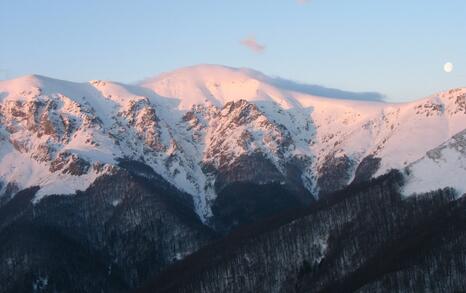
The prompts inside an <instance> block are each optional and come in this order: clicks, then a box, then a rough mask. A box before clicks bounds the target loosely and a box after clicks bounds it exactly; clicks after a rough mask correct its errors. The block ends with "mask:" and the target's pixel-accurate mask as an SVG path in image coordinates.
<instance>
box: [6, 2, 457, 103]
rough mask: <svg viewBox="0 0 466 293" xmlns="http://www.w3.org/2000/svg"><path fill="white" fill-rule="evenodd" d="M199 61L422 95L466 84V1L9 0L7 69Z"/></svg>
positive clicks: (161, 67)
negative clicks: (448, 67)
mask: <svg viewBox="0 0 466 293" xmlns="http://www.w3.org/2000/svg"><path fill="white" fill-rule="evenodd" d="M246 39H248V40H247V42H246V43H248V44H249V45H252V46H254V45H256V47H255V49H256V50H251V49H248V47H247V46H245V45H244V44H242V43H241V41H242V40H243V41H245V40H246ZM254 39H255V40H256V41H257V42H258V44H254ZM243 43H245V42H243ZM260 46H263V48H261V47H260ZM447 61H450V62H452V63H453V64H454V65H455V68H454V71H453V72H452V73H450V74H447V73H445V72H444V71H443V69H442V68H443V64H444V63H445V62H447ZM200 63H211V64H224V65H229V66H233V67H250V68H254V69H257V70H260V71H262V72H264V73H266V74H269V75H279V76H281V77H284V78H289V79H293V80H296V81H301V82H307V83H311V84H319V85H324V86H329V87H335V88H341V89H346V90H353V91H378V92H381V93H383V94H385V95H387V97H388V99H389V100H396V101H402V100H411V99H415V98H420V97H423V96H426V95H430V94H432V93H435V92H437V91H441V90H445V89H448V88H452V87H460V86H466V1H464V0H445V1H440V0H390V1H388V0H384V1H374V0H354V1H349V0H311V1H308V3H306V4H300V3H299V1H297V0H236V1H219V0H190V1H188V0H184V1H182V0H167V1H161V0H153V1H116V0H113V1H110V0H107V1H104V0H100V1H97V0H80V1H63V0H29V1H26V0H0V79H4V78H7V77H8V78H13V77H16V76H20V75H25V74H31V73H38V74H43V75H47V76H51V77H56V78H61V79H68V80H74V81H86V80H90V79H109V80H115V81H121V82H134V81H137V80H141V79H144V78H147V77H150V76H153V75H155V74H158V73H160V72H164V71H169V70H172V69H175V68H178V67H183V66H188V65H194V64H200Z"/></svg>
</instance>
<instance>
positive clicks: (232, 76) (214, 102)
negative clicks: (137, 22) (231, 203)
mask: <svg viewBox="0 0 466 293" xmlns="http://www.w3.org/2000/svg"><path fill="white" fill-rule="evenodd" d="M283 81H284V80H281V83H279V82H277V79H273V78H269V77H267V76H265V75H263V74H261V73H259V72H256V71H252V70H248V69H235V68H229V67H223V66H214V65H200V66H194V67H188V68H183V69H180V70H177V71H174V72H171V73H165V74H162V75H160V76H158V77H155V78H152V79H149V80H146V81H144V82H142V83H141V84H138V85H124V84H120V83H115V82H109V81H90V82H87V83H74V82H68V81H62V80H56V79H51V78H47V77H43V76H37V75H32V76H25V77H21V78H18V79H14V80H8V81H1V82H0V122H1V124H0V188H1V191H0V194H3V193H5V192H7V191H8V190H10V191H11V190H18V189H22V188H26V187H30V186H34V185H39V186H41V190H40V191H39V193H38V195H37V198H36V200H39V199H40V198H41V197H43V196H46V195H49V194H73V193H74V192H75V191H76V190H84V189H86V188H87V187H88V186H89V185H90V184H91V183H92V182H93V181H94V180H95V178H97V177H98V176H101V175H103V174H106V173H109V172H112V166H114V165H115V164H116V162H117V160H118V159H119V158H129V159H133V160H138V161H142V162H144V163H146V164H147V165H149V166H151V167H152V168H153V169H154V170H155V171H156V172H157V173H159V174H160V175H161V176H163V177H164V178H165V179H166V180H168V181H169V182H171V183H172V184H174V185H175V186H177V187H178V188H180V189H181V190H183V191H185V192H187V193H189V194H191V195H192V196H193V199H194V202H195V206H196V211H197V213H198V214H199V215H200V216H201V218H203V219H205V218H207V217H209V216H210V215H211V211H210V203H211V202H212V200H213V199H215V197H216V193H215V188H214V187H213V186H214V183H215V178H214V177H213V176H212V174H211V173H209V172H207V171H206V168H205V166H211V167H213V168H217V169H218V168H227V167H228V166H229V165H231V164H233V163H234V162H235V160H236V159H237V158H239V157H240V156H248V155H251V154H254V153H261V154H264V156H265V157H266V158H267V159H269V160H270V161H271V162H272V163H273V164H274V165H275V166H276V167H277V169H278V170H280V172H285V171H284V170H285V165H286V164H287V162H289V161H290V160H293V159H296V158H299V159H300V160H302V161H303V162H306V164H305V166H304V167H303V169H302V175H301V179H302V181H303V185H304V186H306V188H307V189H308V190H309V191H310V192H312V193H313V194H315V195H316V196H317V195H318V193H319V190H320V186H319V184H318V179H319V177H320V176H321V174H320V173H321V172H322V171H321V170H323V168H324V166H325V164H326V162H328V160H329V158H345V160H347V161H348V162H349V163H348V166H349V167H348V170H346V171H347V172H348V178H350V180H348V182H347V183H350V182H351V180H352V178H354V176H355V172H356V170H357V167H358V165H359V163H360V162H361V161H362V160H363V159H364V158H366V157H368V156H373V157H376V158H380V164H379V166H378V168H377V170H376V172H375V173H374V174H372V175H371V176H378V175H381V174H383V173H385V172H387V171H388V170H390V169H392V168H395V169H403V170H406V174H407V184H406V186H405V187H404V189H403V192H404V193H405V194H406V195H409V194H412V193H419V192H425V191H430V190H433V189H438V188H443V187H447V186H450V187H453V188H455V189H457V190H458V192H459V194H462V193H464V192H466V181H465V180H463V178H465V175H466V167H465V166H466V152H465V149H466V143H465V139H464V136H465V135H464V133H465V132H464V131H463V130H465V128H466V89H464V88H463V89H454V90H450V91H448V92H444V93H440V94H436V95H433V96H431V97H428V98H425V99H422V100H418V101H415V102H410V103H399V104H393V103H386V102H383V101H380V100H379V99H375V100H373V101H371V100H367V98H365V97H366V96H367V95H365V94H361V97H363V98H361V99H357V98H354V97H357V96H358V94H357V93H347V95H348V97H350V98H343V97H342V96H341V95H343V94H344V92H341V91H339V92H338V95H337V96H338V97H334V96H319V94H322V91H320V92H319V91H317V92H318V94H315V95H314V94H313V93H312V91H311V90H312V87H306V88H305V90H300V88H299V87H294V88H293V87H290V86H283V87H281V86H280V85H281V84H284V85H286V83H284V82H283ZM310 89H311V90H310ZM327 92H328V93H332V91H330V90H329V91H327ZM334 92H336V91H334ZM455 135H456V136H455Z"/></svg>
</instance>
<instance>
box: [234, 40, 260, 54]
mask: <svg viewBox="0 0 466 293" xmlns="http://www.w3.org/2000/svg"><path fill="white" fill-rule="evenodd" d="M240 43H241V45H243V46H245V47H246V48H248V49H250V50H251V51H253V52H256V53H262V52H264V51H265V45H262V44H259V43H258V42H257V40H256V38H255V37H248V38H245V39H242V40H241V42H240Z"/></svg>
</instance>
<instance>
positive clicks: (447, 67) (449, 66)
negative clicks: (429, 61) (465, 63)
mask: <svg viewBox="0 0 466 293" xmlns="http://www.w3.org/2000/svg"><path fill="white" fill-rule="evenodd" d="M443 70H445V72H446V73H450V72H452V71H453V63H451V62H447V63H445V65H443Z"/></svg>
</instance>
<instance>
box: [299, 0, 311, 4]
mask: <svg viewBox="0 0 466 293" xmlns="http://www.w3.org/2000/svg"><path fill="white" fill-rule="evenodd" d="M296 2H298V4H302V5H304V4H308V3H309V2H311V0H296Z"/></svg>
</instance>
